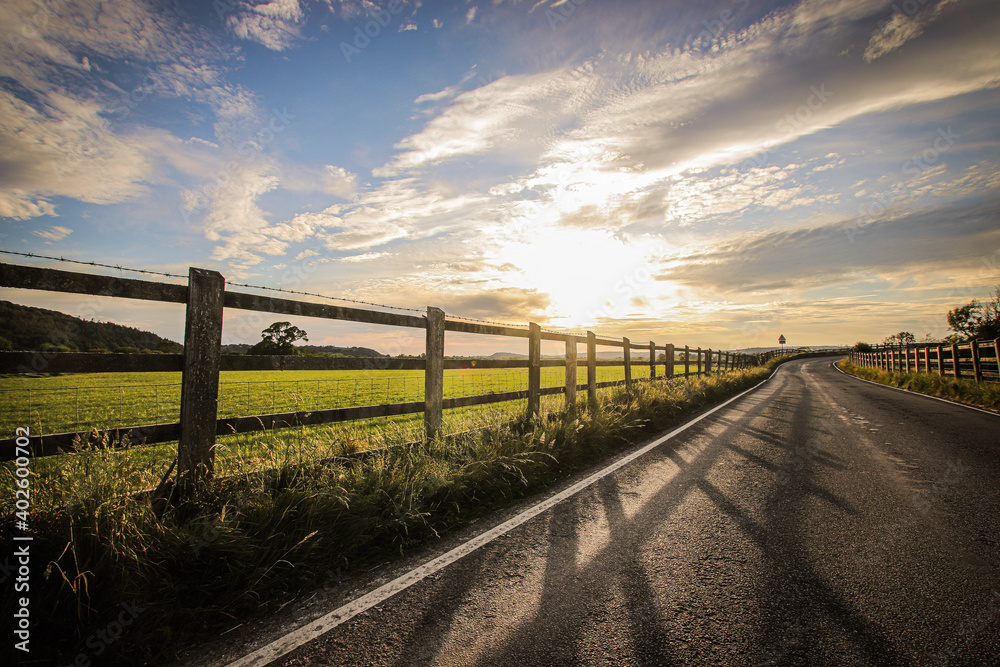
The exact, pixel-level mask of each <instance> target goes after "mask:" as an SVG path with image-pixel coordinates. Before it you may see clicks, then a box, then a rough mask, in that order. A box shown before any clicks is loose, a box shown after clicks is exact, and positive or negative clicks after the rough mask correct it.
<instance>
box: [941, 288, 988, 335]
mask: <svg viewBox="0 0 1000 667" xmlns="http://www.w3.org/2000/svg"><path fill="white" fill-rule="evenodd" d="M990 297H991V298H990V300H989V301H987V302H986V303H985V304H984V303H980V302H979V300H977V299H973V300H972V301H970V302H969V303H967V304H965V305H964V306H959V307H958V308H954V309H952V310H949V311H948V327H949V328H950V329H951V330H952V331H954V332H955V335H954V337H955V338H956V339H957V340H972V339H974V338H979V339H983V340H991V339H994V338H1000V285H997V286H996V288H994V290H993V293H992V294H991V295H990Z"/></svg>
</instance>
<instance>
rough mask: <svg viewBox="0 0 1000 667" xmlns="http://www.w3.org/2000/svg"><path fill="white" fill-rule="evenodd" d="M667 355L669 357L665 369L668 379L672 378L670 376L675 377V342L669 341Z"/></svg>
mask: <svg viewBox="0 0 1000 667" xmlns="http://www.w3.org/2000/svg"><path fill="white" fill-rule="evenodd" d="M665 356H666V358H667V363H666V366H667V367H666V368H665V369H664V371H666V374H667V379H670V378H672V377H674V345H673V343H667V349H666V352H665Z"/></svg>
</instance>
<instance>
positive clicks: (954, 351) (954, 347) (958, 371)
mask: <svg viewBox="0 0 1000 667" xmlns="http://www.w3.org/2000/svg"><path fill="white" fill-rule="evenodd" d="M958 359H959V357H958V343H952V344H951V365H952V366H953V368H952V373H953V374H954V376H955V378H956V379H957V378H960V377H962V368H961V366H960V365H959V363H958Z"/></svg>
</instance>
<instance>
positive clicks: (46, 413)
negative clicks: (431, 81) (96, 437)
mask: <svg viewBox="0 0 1000 667" xmlns="http://www.w3.org/2000/svg"><path fill="white" fill-rule="evenodd" d="M657 370H658V371H659V372H661V373H662V372H663V367H662V365H661V366H659V367H658V369H657ZM683 370H684V367H683V365H680V366H678V367H677V372H678V373H683ZM632 374H633V377H634V378H636V379H641V378H648V377H649V366H648V365H641V364H633V368H632ZM423 377H424V376H423V371H419V370H417V371H389V370H375V371H224V372H222V373H221V375H220V381H219V416H220V417H233V416H242V415H253V414H267V413H274V412H291V411H296V410H311V409H320V408H339V407H348V406H354V405H378V404H383V403H400V402H407V401H421V400H423V388H424V380H423ZM624 377H625V371H624V368H622V367H614V366H610V367H598V369H597V380H598V381H599V382H605V381H611V380H622V379H624ZM578 381H579V382H580V383H581V384H582V383H585V382H586V381H587V369H586V367H582V368H580V369H579V371H578ZM563 383H564V371H563V369H562V368H543V369H542V386H543V387H555V386H560V385H562V384H563ZM180 388H181V374H180V373H179V372H174V373H80V374H72V375H48V376H10V375H8V376H0V432H6V431H12V430H13V429H14V428H16V427H18V426H26V425H30V426H31V427H32V432H33V433H36V434H45V433H61V432H66V431H77V430H86V429H89V428H99V429H100V428H112V427H117V426H137V425H140V424H150V423H154V424H155V423H169V422H174V421H177V420H178V419H179V416H180ZM527 388H528V373H527V370H526V369H463V370H447V371H445V385H444V395H445V398H451V397H457V396H471V395H476V394H488V393H491V392H504V391H518V390H522V389H527Z"/></svg>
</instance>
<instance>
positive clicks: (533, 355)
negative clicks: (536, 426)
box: [528, 322, 542, 419]
mask: <svg viewBox="0 0 1000 667" xmlns="http://www.w3.org/2000/svg"><path fill="white" fill-rule="evenodd" d="M541 398H542V328H541V327H540V326H538V325H537V324H535V323H534V322H529V323H528V419H531V418H532V417H537V416H538V414H539V411H540V410H541Z"/></svg>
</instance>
